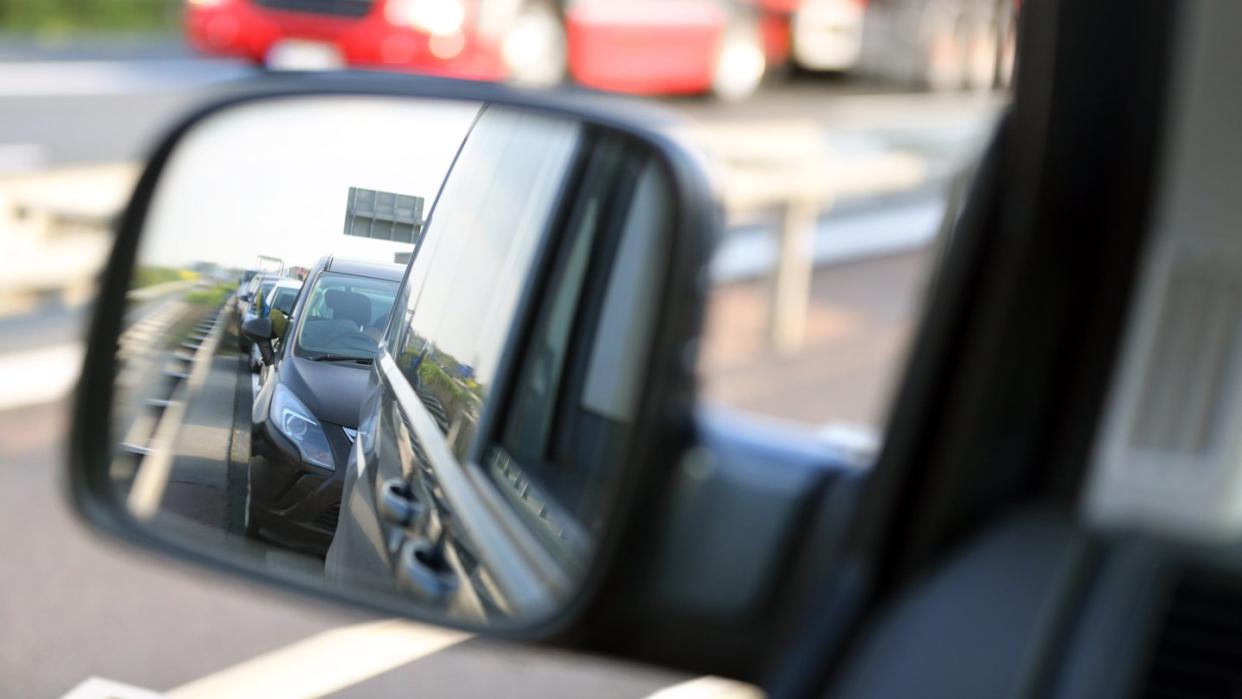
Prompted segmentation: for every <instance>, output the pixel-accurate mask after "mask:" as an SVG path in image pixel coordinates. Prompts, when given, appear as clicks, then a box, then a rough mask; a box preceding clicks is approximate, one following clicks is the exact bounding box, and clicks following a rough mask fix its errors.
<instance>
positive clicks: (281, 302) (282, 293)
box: [271, 286, 298, 315]
mask: <svg viewBox="0 0 1242 699" xmlns="http://www.w3.org/2000/svg"><path fill="white" fill-rule="evenodd" d="M297 298H298V290H297V289H296V288H294V287H291V286H282V287H281V288H279V289H277V290H276V295H275V296H274V297H273V298H272V303H271V307H272V308H279V309H280V311H281V312H282V313H284V314H285V315H288V314H289V313H291V312H292V311H293V302H294V301H296V300H297Z"/></svg>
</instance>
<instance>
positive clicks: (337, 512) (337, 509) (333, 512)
mask: <svg viewBox="0 0 1242 699" xmlns="http://www.w3.org/2000/svg"><path fill="white" fill-rule="evenodd" d="M340 518H341V506H340V504H339V503H338V504H336V505H333V506H331V507H329V508H328V509H326V510H324V511H323V512H320V513H319V516H318V517H316V518H315V524H316V525H317V526H320V527H323V528H324V529H331V530H334V531H335V530H336V523H337V520H339V519H340Z"/></svg>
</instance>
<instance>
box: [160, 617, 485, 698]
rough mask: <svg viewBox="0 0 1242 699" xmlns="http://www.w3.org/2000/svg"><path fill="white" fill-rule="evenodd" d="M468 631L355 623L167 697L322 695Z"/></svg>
mask: <svg viewBox="0 0 1242 699" xmlns="http://www.w3.org/2000/svg"><path fill="white" fill-rule="evenodd" d="M470 637H471V636H470V634H467V633H463V632H460V631H449V630H446V629H439V628H436V627H433V626H423V625H420V624H413V623H410V622H406V621H400V620H396V619H389V620H385V621H377V622H370V623H365V624H355V625H352V626H346V627H343V628H340V629H333V630H331V631H325V632H323V633H320V634H316V635H314V636H311V637H309V638H307V639H305V640H302V641H298V642H297V643H294V644H292V645H289V646H285V647H284V648H279V649H277V650H274V651H271V652H270V653H264V654H263V655H259V656H255V657H254V658H252V659H250V660H246V661H243V662H241V663H238V664H237V665H234V666H232V667H230V668H226V669H224V670H221V671H219V672H216V673H213V674H211V675H207V676H206V677H203V678H200V679H197V680H194V681H193V682H190V683H188V684H184V685H181V686H180V687H177V688H176V689H173V690H171V691H169V692H168V693H167V694H166V695H165V696H167V697H169V699H214V698H215V697H229V698H230V699H268V698H269V697H288V698H290V699H294V698H297V697H308V698H309V697H322V696H325V695H328V694H331V693H333V692H339V691H340V690H342V689H345V688H346V687H349V686H351V685H354V684H357V683H359V682H362V681H364V680H367V679H370V678H372V677H375V676H376V675H381V674H383V673H385V672H388V671H389V670H394V669H396V668H398V667H400V666H402V665H405V664H407V663H410V662H413V661H415V660H418V659H419V658H422V657H424V656H427V655H431V654H432V653H436V652H438V651H441V650H443V649H445V648H448V647H450V646H453V645H456V644H458V643H461V642H462V641H464V640H466V639H468V638H470Z"/></svg>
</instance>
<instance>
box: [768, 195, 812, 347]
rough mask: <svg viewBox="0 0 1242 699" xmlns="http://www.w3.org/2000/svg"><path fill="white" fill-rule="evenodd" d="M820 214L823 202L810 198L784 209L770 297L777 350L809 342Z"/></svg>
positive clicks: (773, 342)
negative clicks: (808, 327) (809, 323)
mask: <svg viewBox="0 0 1242 699" xmlns="http://www.w3.org/2000/svg"><path fill="white" fill-rule="evenodd" d="M820 214H821V206H820V204H819V203H818V202H815V201H812V200H810V199H807V198H794V199H790V200H788V201H787V202H786V203H785V205H784V207H783V210H782V212H781V227H780V230H779V231H778V233H777V258H776V267H775V269H774V270H773V273H772V290H771V294H770V295H769V301H768V303H769V306H768V341H769V342H770V344H771V346H772V349H773V350H775V351H776V352H777V353H778V354H793V353H795V352H797V351H799V350H800V349H802V347H803V345H804V344H805V343H806V324H807V315H808V312H809V309H810V300H811V278H812V275H813V273H814V251H813V250H812V246H813V245H814V242H815V226H816V224H817V222H818V221H819V217H820Z"/></svg>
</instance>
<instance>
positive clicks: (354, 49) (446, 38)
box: [186, 0, 799, 98]
mask: <svg viewBox="0 0 1242 699" xmlns="http://www.w3.org/2000/svg"><path fill="white" fill-rule="evenodd" d="M798 3H799V0H188V3H187V12H186V32H187V35H188V37H189V41H190V43H191V44H192V45H193V46H194V47H195V48H196V49H198V50H199V51H201V52H204V53H207V54H214V55H224V56H237V57H243V58H246V59H248V60H250V61H252V62H254V63H256V64H259V65H267V66H272V67H277V68H286V67H292V68H313V69H325V68H333V67H345V66H351V67H363V68H389V69H399V70H410V71H415V72H419V73H427V74H432V75H445V76H451V77H458V78H470V79H478V80H504V79H513V80H517V81H519V82H526V83H532V84H540V85H550V84H555V83H557V82H560V81H561V80H563V79H564V78H565V77H566V76H567V75H568V76H570V77H572V78H573V79H574V80H575V81H576V82H578V83H579V84H582V85H584V86H588V87H592V88H596V89H601V90H609V91H617V92H629V93H638V94H681V93H700V92H709V91H711V92H715V93H716V94H719V95H721V96H723V97H726V98H737V97H744V96H746V95H748V94H750V93H751V92H753V91H754V90H755V89H756V88H757V86H758V85H759V82H760V80H762V78H763V75H764V73H765V71H766V69H767V67H768V66H770V65H773V64H775V63H780V62H783V61H784V60H786V57H787V55H788V52H789V17H790V16H791V14H792V11H793V9H794V8H796V6H797V5H798Z"/></svg>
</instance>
